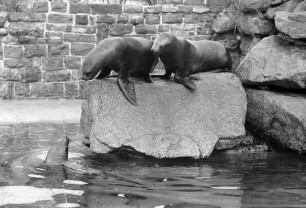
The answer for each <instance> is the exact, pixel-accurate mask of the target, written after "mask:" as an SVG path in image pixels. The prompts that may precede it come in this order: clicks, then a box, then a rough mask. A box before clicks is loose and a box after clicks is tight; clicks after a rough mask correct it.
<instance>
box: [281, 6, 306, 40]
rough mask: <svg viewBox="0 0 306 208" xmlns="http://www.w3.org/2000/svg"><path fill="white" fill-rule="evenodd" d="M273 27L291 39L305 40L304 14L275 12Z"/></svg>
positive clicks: (305, 19)
mask: <svg viewBox="0 0 306 208" xmlns="http://www.w3.org/2000/svg"><path fill="white" fill-rule="evenodd" d="M275 26H276V28H277V29H278V30H279V31H281V32H283V33H285V34H287V35H289V36H290V37H291V38H293V39H305V38H306V12H294V13H291V12H277V13H276V16H275Z"/></svg>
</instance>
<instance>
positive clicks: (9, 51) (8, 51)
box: [4, 45, 23, 59]
mask: <svg viewBox="0 0 306 208" xmlns="http://www.w3.org/2000/svg"><path fill="white" fill-rule="evenodd" d="M4 58H17V59H18V58H23V47H22V46H20V45H5V46H4Z"/></svg>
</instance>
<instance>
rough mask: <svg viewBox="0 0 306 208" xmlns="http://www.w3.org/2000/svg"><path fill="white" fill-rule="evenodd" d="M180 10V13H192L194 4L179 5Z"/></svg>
mask: <svg viewBox="0 0 306 208" xmlns="http://www.w3.org/2000/svg"><path fill="white" fill-rule="evenodd" d="M178 9H179V10H178V12H180V13H192V11H193V6H192V5H178Z"/></svg>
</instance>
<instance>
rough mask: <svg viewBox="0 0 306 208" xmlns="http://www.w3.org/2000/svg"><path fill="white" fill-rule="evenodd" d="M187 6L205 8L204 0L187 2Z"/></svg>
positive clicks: (187, 0)
mask: <svg viewBox="0 0 306 208" xmlns="http://www.w3.org/2000/svg"><path fill="white" fill-rule="evenodd" d="M184 4H185V5H195V6H204V1H203V0H185V1H184Z"/></svg>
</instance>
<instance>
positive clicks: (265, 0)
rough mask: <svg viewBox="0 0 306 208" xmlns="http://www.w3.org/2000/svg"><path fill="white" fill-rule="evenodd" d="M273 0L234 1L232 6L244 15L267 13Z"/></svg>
mask: <svg viewBox="0 0 306 208" xmlns="http://www.w3.org/2000/svg"><path fill="white" fill-rule="evenodd" d="M272 2H273V0H243V1H241V0H233V1H232V4H233V5H234V6H235V8H236V9H237V10H239V11H241V12H243V13H252V12H258V11H261V12H265V11H266V10H267V9H268V8H269V7H270V6H271V5H272Z"/></svg>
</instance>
